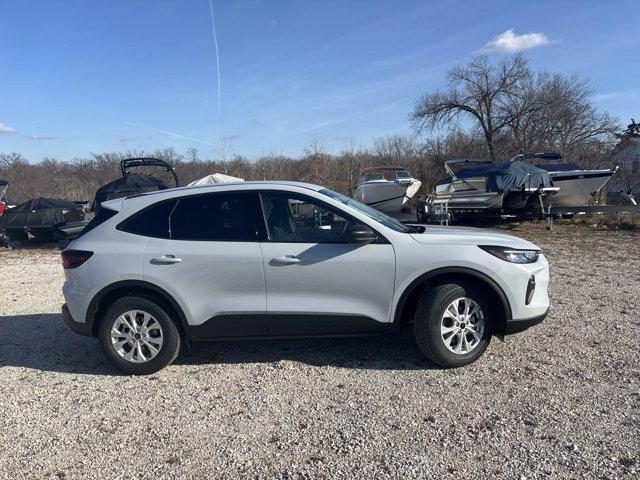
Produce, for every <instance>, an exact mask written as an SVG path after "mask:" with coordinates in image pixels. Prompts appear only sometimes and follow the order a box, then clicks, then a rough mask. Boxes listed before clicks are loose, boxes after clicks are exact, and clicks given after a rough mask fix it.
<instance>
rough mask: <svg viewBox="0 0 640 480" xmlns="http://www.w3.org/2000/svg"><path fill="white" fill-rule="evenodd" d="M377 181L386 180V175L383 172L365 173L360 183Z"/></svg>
mask: <svg viewBox="0 0 640 480" xmlns="http://www.w3.org/2000/svg"><path fill="white" fill-rule="evenodd" d="M375 180H386V179H385V178H384V173H382V172H371V173H363V174H362V178H361V180H360V183H364V182H372V181H375Z"/></svg>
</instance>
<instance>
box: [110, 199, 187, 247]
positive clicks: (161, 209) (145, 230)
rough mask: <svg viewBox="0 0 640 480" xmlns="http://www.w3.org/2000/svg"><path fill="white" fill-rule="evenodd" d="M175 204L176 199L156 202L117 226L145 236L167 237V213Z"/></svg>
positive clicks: (169, 213)
mask: <svg viewBox="0 0 640 480" xmlns="http://www.w3.org/2000/svg"><path fill="white" fill-rule="evenodd" d="M175 206H176V200H169V201H165V202H160V203H156V204H155V205H152V206H151V207H149V208H146V209H144V210H142V211H141V212H140V213H137V214H134V215H133V216H132V217H131V218H129V219H128V220H125V221H124V222H123V223H122V224H121V225H120V226H119V227H118V228H119V229H120V230H124V231H125V232H129V233H135V234H137V235H144V236H145V237H158V238H169V215H171V212H172V211H173V209H174V207H175Z"/></svg>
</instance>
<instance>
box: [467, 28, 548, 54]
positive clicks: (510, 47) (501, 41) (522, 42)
mask: <svg viewBox="0 0 640 480" xmlns="http://www.w3.org/2000/svg"><path fill="white" fill-rule="evenodd" d="M551 43H554V42H553V41H551V40H549V37H547V36H546V35H545V34H544V33H542V32H532V33H523V34H522V35H518V34H517V33H514V31H513V28H510V29H509V30H506V31H504V32H502V33H501V34H500V35H496V36H495V37H493V38H492V39H491V40H489V41H488V42H487V44H486V45H485V46H484V47H482V48H481V49H480V50H478V51H477V53H491V52H502V53H517V52H522V51H523V50H529V49H531V48H536V47H543V46H545V45H549V44H551Z"/></svg>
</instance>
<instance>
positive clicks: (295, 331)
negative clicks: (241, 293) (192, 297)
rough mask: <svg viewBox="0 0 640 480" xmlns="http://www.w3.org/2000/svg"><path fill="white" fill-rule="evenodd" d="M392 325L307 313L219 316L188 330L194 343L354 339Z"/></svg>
mask: <svg viewBox="0 0 640 480" xmlns="http://www.w3.org/2000/svg"><path fill="white" fill-rule="evenodd" d="M387 328H388V324H386V323H382V322H378V321H376V320H374V319H372V318H369V317H365V316H362V315H322V314H305V313H280V314H270V315H265V314H238V315H217V316H215V317H213V318H210V319H209V320H207V321H206V322H204V323H203V324H202V325H194V326H188V327H186V332H187V335H188V336H189V337H190V338H192V339H194V340H216V339H233V338H265V337H269V338H291V337H316V336H352V335H369V334H376V333H383V332H384V331H385V330H386V329H387Z"/></svg>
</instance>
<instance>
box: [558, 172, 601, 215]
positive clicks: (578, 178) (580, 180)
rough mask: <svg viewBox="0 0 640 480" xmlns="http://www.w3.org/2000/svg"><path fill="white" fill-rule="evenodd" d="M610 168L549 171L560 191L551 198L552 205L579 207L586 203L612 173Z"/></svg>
mask: <svg viewBox="0 0 640 480" xmlns="http://www.w3.org/2000/svg"><path fill="white" fill-rule="evenodd" d="M613 173H614V172H613V171H612V170H588V171H563V172H549V174H550V175H551V180H552V181H553V184H554V185H555V186H556V187H560V191H559V192H558V193H557V194H556V195H554V196H553V197H552V199H551V204H552V206H554V207H580V206H583V205H588V204H589V202H590V201H591V199H592V198H593V195H594V194H595V193H596V192H597V191H598V190H600V189H601V188H602V187H603V186H604V184H605V183H607V181H608V180H609V179H610V178H611V176H612V175H613Z"/></svg>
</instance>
